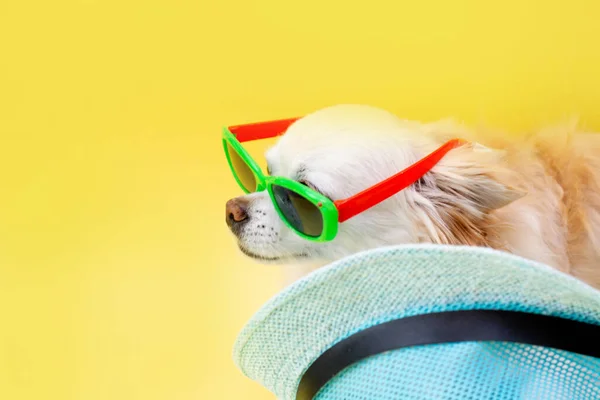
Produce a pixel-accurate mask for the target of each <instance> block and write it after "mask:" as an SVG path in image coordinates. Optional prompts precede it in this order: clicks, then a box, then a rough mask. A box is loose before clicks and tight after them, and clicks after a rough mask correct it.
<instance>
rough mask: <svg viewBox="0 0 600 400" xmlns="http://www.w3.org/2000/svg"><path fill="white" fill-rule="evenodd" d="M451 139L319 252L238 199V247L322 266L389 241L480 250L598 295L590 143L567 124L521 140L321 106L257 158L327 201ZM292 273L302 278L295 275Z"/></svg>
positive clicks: (597, 140) (256, 198) (596, 155)
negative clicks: (570, 279)
mask: <svg viewBox="0 0 600 400" xmlns="http://www.w3.org/2000/svg"><path fill="white" fill-rule="evenodd" d="M454 137H459V138H462V139H465V140H467V141H468V142H469V144H467V145H464V146H462V147H459V148H457V149H454V150H452V151H450V152H449V153H448V154H447V155H446V156H445V157H444V158H443V159H442V161H441V162H440V163H439V164H438V165H436V166H435V167H434V168H433V169H432V170H431V171H430V172H429V173H427V174H426V175H425V176H424V177H423V178H422V179H421V180H420V181H419V182H417V183H415V184H413V185H412V186H410V187H409V188H407V189H405V190H403V191H402V192H400V193H398V194H397V195H395V196H393V197H391V198H390V199H388V200H386V201H384V202H382V203H380V204H378V205H377V206H375V207H373V208H371V209H368V210H366V211H365V212H363V213H361V214H359V215H357V216H356V217H354V218H351V219H350V220H348V221H346V222H344V223H342V224H340V227H339V232H338V235H337V237H336V238H335V239H334V240H333V241H331V242H328V243H316V242H312V241H308V240H305V239H302V238H300V237H299V236H297V235H296V234H295V233H294V232H292V231H291V230H289V229H288V228H287V227H286V226H285V225H284V224H283V222H282V221H281V220H280V219H279V217H278V215H277V213H276V211H275V209H274V207H273V205H272V203H271V200H270V199H269V195H268V194H267V193H266V192H259V193H253V194H250V195H246V196H242V197H239V198H237V199H234V201H237V202H239V203H241V204H243V205H244V207H245V208H246V209H247V214H248V219H247V220H246V221H244V223H243V225H241V226H239V227H236V229H233V231H234V232H235V233H236V237H237V239H238V243H239V247H240V249H241V250H242V251H243V252H244V253H245V254H246V255H248V256H250V257H253V258H255V259H258V260H260V261H262V262H276V263H297V262H299V261H309V262H311V264H310V265H314V263H315V262H319V263H325V262H329V261H332V260H335V259H339V258H341V257H344V256H346V255H349V254H352V253H355V252H357V251H361V250H365V249H369V248H375V247H381V246H386V245H392V244H401V243H439V244H466V245H473V246H486V247H492V248H495V249H500V250H505V251H509V252H512V253H514V254H517V255H520V256H523V257H526V258H529V259H533V260H536V261H540V262H543V263H545V264H548V265H550V266H552V267H554V268H556V269H558V270H560V271H563V272H566V273H569V274H571V275H573V276H575V277H578V278H580V279H581V280H583V281H586V282H587V283H589V284H591V285H592V286H595V287H597V288H600V256H599V254H598V251H599V250H600V135H594V134H586V133H585V132H579V131H578V130H577V127H576V124H574V123H573V124H568V125H565V126H561V127H558V128H555V129H552V130H546V131H542V132H538V133H536V134H533V135H529V136H527V137H523V136H521V139H518V140H515V139H514V138H512V139H509V138H508V137H506V136H505V135H498V134H492V133H490V132H481V131H479V130H474V129H469V128H467V127H465V126H462V125H461V124H458V123H455V122H453V121H441V122H435V123H426V124H422V123H417V122H411V121H406V120H402V119H399V118H398V117H396V116H394V115H393V114H390V113H388V112H386V111H384V110H380V109H377V108H374V107H369V106H360V105H341V106H334V107H329V108H325V109H322V110H320V111H317V112H315V113H312V114H310V115H308V116H306V117H304V118H302V119H300V120H298V121H297V122H295V123H294V124H293V125H292V126H290V128H289V129H288V131H287V132H286V134H285V135H284V136H283V137H281V139H280V140H279V141H278V142H277V144H276V145H275V146H274V147H272V148H271V149H270V150H269V151H268V152H267V154H266V158H267V161H268V165H269V169H270V172H271V174H272V175H280V176H286V177H289V178H292V179H295V180H297V181H300V182H302V183H304V184H306V185H308V186H309V187H312V188H314V189H316V190H318V191H319V192H321V193H323V194H324V195H326V196H327V197H329V198H331V199H333V200H336V199H342V198H346V197H349V196H352V195H354V194H356V193H358V192H360V191H362V190H363V189H365V188H367V187H370V186H372V185H374V184H376V183H378V182H380V181H381V180H383V179H385V178H387V177H389V176H391V175H393V174H395V173H397V172H398V171H400V170H402V169H404V168H405V167H407V166H408V165H410V164H412V163H414V162H416V161H417V160H419V159H420V158H422V157H423V156H425V155H427V154H428V153H430V152H431V151H433V150H434V149H436V148H437V147H439V146H440V145H441V144H443V143H444V142H445V141H446V140H448V139H450V138H454ZM301 273H304V271H302V272H301Z"/></svg>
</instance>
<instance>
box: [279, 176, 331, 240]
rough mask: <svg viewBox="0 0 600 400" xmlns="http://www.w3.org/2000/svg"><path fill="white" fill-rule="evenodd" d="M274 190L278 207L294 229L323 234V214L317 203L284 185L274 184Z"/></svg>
mask: <svg viewBox="0 0 600 400" xmlns="http://www.w3.org/2000/svg"><path fill="white" fill-rule="evenodd" d="M272 190H273V197H274V198H275V202H276V203H277V207H278V208H279V210H280V211H281V214H282V215H283V216H284V217H285V219H286V220H287V222H288V223H289V224H290V225H291V226H292V227H293V228H294V229H296V230H297V231H298V232H301V233H303V234H305V235H307V236H312V237H319V236H321V233H322V232H323V214H321V210H320V209H319V208H318V207H317V206H316V205H314V204H313V203H311V202H310V201H308V200H307V199H305V198H304V197H302V196H300V195H299V194H298V193H296V192H294V191H292V190H290V189H287V188H285V187H283V186H278V185H273V187H272Z"/></svg>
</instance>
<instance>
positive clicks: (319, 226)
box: [223, 118, 465, 242]
mask: <svg viewBox="0 0 600 400" xmlns="http://www.w3.org/2000/svg"><path fill="white" fill-rule="evenodd" d="M296 120H298V118H289V119H282V120H276V121H269V122H259V123H253V124H245V125H235V126H230V127H226V128H223V148H224V150H225V155H226V156H227V161H228V163H229V167H230V168H231V172H232V173H233V176H234V178H235V180H236V181H237V183H238V184H239V186H240V187H241V188H242V190H243V191H244V192H245V193H253V192H261V191H263V190H267V192H268V193H269V196H270V197H271V201H272V202H273V205H274V206H275V209H276V210H277V213H278V214H279V217H280V218H281V219H282V221H283V222H284V223H285V224H286V225H287V226H288V227H289V228H290V229H292V230H293V231H294V232H296V233H297V234H298V235H299V236H301V237H303V238H305V239H308V240H312V241H317V242H327V241H330V240H332V239H333V238H335V236H336V234H337V232H338V224H339V223H341V222H344V221H346V220H348V219H350V218H352V217H354V216H355V215H357V214H360V213H361V212H363V211H365V210H367V209H369V208H371V207H373V206H375V205H376V204H379V203H381V202H382V201H384V200H386V199H388V198H389V197H391V196H393V195H395V194H397V193H398V192H400V191H401V190H403V189H405V188H407V187H408V186H410V185H412V184H413V183H415V182H416V181H418V180H419V179H420V178H421V177H423V175H425V174H426V173H427V172H429V171H430V170H431V169H432V168H433V167H434V166H435V165H436V164H437V163H438V162H439V161H440V160H441V159H442V158H443V157H444V156H445V155H446V153H448V152H449V151H450V150H452V149H454V148H456V147H459V146H461V145H463V144H464V143H465V142H464V141H462V140H460V139H452V140H449V141H448V142H446V143H444V144H443V145H442V146H441V147H439V148H438V149H437V150H435V151H433V152H432V153H431V154H429V155H427V156H426V157H424V158H422V159H421V160H419V161H417V162H416V163H414V164H412V165H411V166H409V167H408V168H406V169H404V170H403V171H401V172H398V173H397V174H395V175H393V176H391V177H389V178H387V179H385V180H384V181H381V182H379V183H378V184H376V185H374V186H371V187H370V188H367V189H365V190H363V191H362V192H360V193H357V194H355V195H354V196H352V197H349V198H346V199H341V200H335V201H334V200H331V199H329V198H328V197H326V196H324V195H322V194H321V193H319V192H317V191H315V190H313V189H311V188H309V187H307V186H305V185H303V184H301V183H299V182H296V181H294V180H292V179H289V178H286V177H283V176H270V175H268V174H265V173H263V171H262V169H261V168H260V167H259V165H258V163H257V162H256V161H254V159H253V158H252V157H251V156H250V154H249V153H248V152H247V151H246V150H245V149H244V147H243V146H242V143H244V142H249V141H253V140H261V139H269V138H274V137H276V136H281V135H283V134H284V133H285V131H286V130H287V129H288V127H289V126H290V125H291V124H293V123H294V122H295V121H296Z"/></svg>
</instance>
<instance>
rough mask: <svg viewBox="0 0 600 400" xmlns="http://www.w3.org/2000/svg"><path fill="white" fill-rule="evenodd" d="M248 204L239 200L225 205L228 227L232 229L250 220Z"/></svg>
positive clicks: (230, 201)
mask: <svg viewBox="0 0 600 400" xmlns="http://www.w3.org/2000/svg"><path fill="white" fill-rule="evenodd" d="M246 207H247V203H245V202H244V201H242V200H240V199H239V198H237V199H231V200H229V201H228V202H227V204H225V218H226V219H227V225H229V226H230V227H231V226H233V225H235V224H239V223H240V222H244V221H246V220H247V219H248V213H247V208H246Z"/></svg>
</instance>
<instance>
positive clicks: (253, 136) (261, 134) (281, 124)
mask: <svg viewBox="0 0 600 400" xmlns="http://www.w3.org/2000/svg"><path fill="white" fill-rule="evenodd" d="M298 119H299V118H287V119H279V120H276V121H268V122H256V123H253V124H245V125H235V126H230V127H229V132H231V133H233V134H234V135H235V137H236V139H237V140H238V141H239V142H240V143H243V142H249V141H251V140H260V139H269V138H273V137H275V136H280V135H283V134H284V133H285V131H286V130H287V128H289V126H290V125H291V124H292V123H294V122H296V121H297V120H298Z"/></svg>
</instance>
